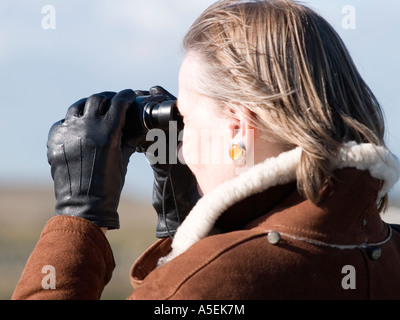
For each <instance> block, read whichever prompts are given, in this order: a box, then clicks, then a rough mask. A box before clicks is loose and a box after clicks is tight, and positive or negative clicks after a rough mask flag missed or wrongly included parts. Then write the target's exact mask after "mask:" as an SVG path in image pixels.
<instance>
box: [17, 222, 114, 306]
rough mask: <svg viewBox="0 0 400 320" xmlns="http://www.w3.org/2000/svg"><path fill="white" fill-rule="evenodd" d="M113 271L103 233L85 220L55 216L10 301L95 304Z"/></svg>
mask: <svg viewBox="0 0 400 320" xmlns="http://www.w3.org/2000/svg"><path fill="white" fill-rule="evenodd" d="M114 268H115V262H114V258H113V253H112V250H111V247H110V245H109V242H108V240H107V238H106V237H105V235H104V233H103V232H102V231H101V229H100V228H98V227H97V226H96V225H94V224H93V223H91V222H90V221H88V220H85V219H82V218H77V217H70V216H56V217H54V218H52V219H50V220H49V221H48V222H47V224H46V226H45V227H44V229H43V231H42V233H41V235H40V238H39V241H38V243H37V244H36V246H35V249H34V250H33V252H32V253H31V255H30V257H29V259H28V261H27V263H26V266H25V268H24V271H23V273H22V275H21V278H20V280H19V282H18V284H17V287H16V288H15V290H14V293H13V295H12V299H13V300H21V299H32V300H56V299H57V300H81V299H90V300H97V299H100V296H101V294H102V292H103V289H104V287H105V286H106V284H107V283H108V282H109V281H110V279H111V276H112V271H113V270H114Z"/></svg>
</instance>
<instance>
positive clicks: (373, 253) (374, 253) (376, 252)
mask: <svg viewBox="0 0 400 320" xmlns="http://www.w3.org/2000/svg"><path fill="white" fill-rule="evenodd" d="M368 253H369V256H370V258H371V259H372V260H378V259H379V258H380V257H381V255H382V249H381V248H379V247H372V248H369V249H368Z"/></svg>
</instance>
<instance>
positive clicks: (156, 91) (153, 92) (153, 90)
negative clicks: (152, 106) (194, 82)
mask: <svg viewBox="0 0 400 320" xmlns="http://www.w3.org/2000/svg"><path fill="white" fill-rule="evenodd" d="M150 94H151V95H152V96H156V95H166V96H167V97H168V99H169V100H176V97H175V96H174V95H173V94H171V93H169V92H168V91H167V90H165V89H164V88H163V87H161V86H154V87H151V88H150Z"/></svg>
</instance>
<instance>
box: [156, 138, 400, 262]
mask: <svg viewBox="0 0 400 320" xmlns="http://www.w3.org/2000/svg"><path fill="white" fill-rule="evenodd" d="M301 152H302V150H301V148H299V147H298V148H296V149H293V150H291V151H288V152H284V153H282V154H280V155H279V156H278V157H276V158H269V159H266V160H265V161H264V162H263V163H260V164H258V165H256V166H254V167H253V168H250V169H249V170H247V171H245V172H243V173H242V174H240V175H239V176H237V177H235V178H234V179H232V180H229V181H226V182H225V183H223V184H221V185H220V186H218V187H217V188H215V189H214V190H213V191H212V192H210V193H208V194H207V195H205V196H204V197H202V198H201V199H200V200H199V201H198V202H197V204H196V206H195V207H193V209H192V211H191V212H190V213H189V215H188V216H187V217H186V219H185V220H184V222H183V223H182V225H181V226H180V227H179V229H178V230H177V232H176V234H175V237H174V240H173V242H172V245H171V246H172V251H171V252H170V253H169V254H168V255H167V256H166V257H163V258H161V259H160V260H159V263H158V264H159V265H162V264H165V263H167V262H168V261H170V260H172V259H173V258H175V257H176V256H178V255H180V254H182V253H183V252H185V251H186V250H187V249H188V248H189V247H190V246H192V245H193V244H195V243H196V242H197V241H198V240H200V239H202V238H204V237H206V236H207V235H208V234H209V232H210V231H211V229H212V228H213V226H214V224H215V222H216V221H217V219H218V218H219V216H220V215H221V214H222V213H223V212H225V211H226V210H227V209H228V208H229V207H231V206H232V205H234V204H235V203H238V202H240V201H242V200H244V199H246V198H247V197H249V196H250V195H252V194H256V193H259V192H263V191H265V190H267V189H269V188H271V187H274V186H277V185H283V184H286V183H289V182H292V181H295V180H296V169H297V167H298V166H299V164H300V158H301ZM336 167H337V169H342V168H346V167H353V168H356V169H358V170H369V173H370V175H371V176H372V177H373V178H376V179H379V180H383V182H384V183H383V186H382V189H381V191H380V193H379V195H378V197H379V199H381V198H382V197H384V196H385V195H386V194H387V193H388V192H389V190H390V189H391V188H392V187H393V186H394V185H395V183H396V182H397V180H398V179H399V177H400V162H399V160H398V159H397V157H396V156H395V155H393V154H392V153H391V152H390V151H389V150H387V149H386V148H384V147H379V146H375V145H372V144H357V143H355V142H349V143H346V144H344V145H343V147H342V148H341V149H340V150H339V153H338V156H337V161H336ZM379 199H378V200H379Z"/></svg>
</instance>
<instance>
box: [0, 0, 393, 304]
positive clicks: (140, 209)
mask: <svg viewBox="0 0 400 320" xmlns="http://www.w3.org/2000/svg"><path fill="white" fill-rule="evenodd" d="M213 2H214V0H193V1H186V0H146V1H142V0H114V1H107V0H85V1H78V0H70V1H61V0H46V1H44V0H35V1H32V0H2V1H1V2H0V97H1V102H0V111H1V112H0V299H9V298H10V297H11V294H12V292H13V290H14V287H15V285H16V283H17V281H18V279H19V277H20V275H21V272H22V270H23V267H24V265H25V263H26V260H27V259H28V257H29V254H30V252H31V251H32V249H33V248H34V246H35V244H36V242H37V240H38V239H39V235H40V232H41V230H42V228H43V226H44V224H45V222H46V221H47V220H48V219H50V218H51V217H52V216H53V212H54V209H53V208H54V201H55V200H54V193H53V187H52V180H51V176H50V167H49V165H48V163H47V157H46V142H47V134H48V131H49V129H50V127H51V125H52V124H53V123H54V122H56V121H58V120H60V119H62V118H64V116H65V113H66V111H67V109H68V107H69V106H70V105H71V104H72V103H74V102H75V101H78V100H80V99H81V98H83V97H88V96H90V95H91V94H93V93H97V92H102V91H120V90H123V89H126V88H132V89H149V88H150V87H151V86H153V85H162V86H163V87H165V88H166V89H167V90H169V91H170V92H171V93H173V94H175V95H177V94H178V72H179V67H180V63H181V60H182V52H181V40H182V37H183V36H184V34H185V33H186V31H187V30H188V28H189V27H190V25H191V24H192V22H193V21H194V20H195V19H196V18H197V16H198V15H199V14H200V13H201V12H202V11H203V10H204V9H206V8H207V7H208V6H209V5H210V4H212V3H213ZM302 3H303V4H305V5H308V6H310V7H312V8H314V9H315V10H316V11H318V12H319V13H320V14H321V15H322V16H324V17H325V18H326V19H327V20H328V21H329V22H330V23H331V24H332V25H333V27H334V28H335V29H336V30H337V32H338V33H339V34H340V36H341V37H342V39H343V40H344V42H345V43H346V45H347V47H348V49H349V51H350V53H351V55H352V57H353V59H354V61H355V63H356V65H357V67H358V69H359V71H360V73H361V74H362V76H363V77H364V79H365V81H366V82H367V83H368V84H369V86H370V87H371V89H372V91H373V92H374V93H375V95H376V96H377V98H378V100H379V101H380V102H381V104H382V107H383V110H384V113H385V116H386V120H387V137H386V140H387V144H388V146H389V147H390V149H391V150H392V151H393V153H395V154H396V155H397V156H399V155H400V126H399V121H400V108H399V106H400V95H399V92H400V80H399V74H400V62H399V59H398V57H399V56H400V41H399V35H398V31H399V30H400V19H399V16H400V1H398V0H385V1H379V0H334V1H333V0H304V1H302ZM53 18H54V19H53ZM53 22H54V23H53ZM152 182H153V176H152V171H151V169H150V166H149V165H148V163H147V162H146V160H145V158H144V156H143V155H139V154H135V155H133V156H132V158H131V162H130V164H129V168H128V174H127V177H126V184H125V188H124V191H123V194H122V200H121V204H120V208H119V213H120V218H121V229H120V230H118V231H111V232H109V233H108V235H107V237H108V238H109V240H110V242H111V246H112V247H113V250H114V255H115V260H116V263H117V267H116V270H115V271H114V276H113V279H112V280H111V283H110V284H109V285H108V286H107V287H106V289H105V291H104V294H103V299H124V298H125V297H126V296H128V295H129V294H130V292H131V287H130V282H129V270H130V267H131V265H132V264H133V262H134V261H135V259H136V258H138V257H139V256H140V254H141V253H142V252H143V251H144V250H145V249H146V248H147V247H148V246H149V245H150V244H152V243H153V242H154V241H155V225H156V216H155V213H154V211H153V209H152V207H151V188H152ZM390 201H391V202H390V210H389V211H388V212H387V213H386V214H385V215H384V216H383V217H384V219H385V220H386V221H388V222H397V223H400V218H399V217H400V187H399V184H397V185H396V187H395V188H394V189H393V190H392V191H391V193H390Z"/></svg>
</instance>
